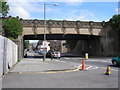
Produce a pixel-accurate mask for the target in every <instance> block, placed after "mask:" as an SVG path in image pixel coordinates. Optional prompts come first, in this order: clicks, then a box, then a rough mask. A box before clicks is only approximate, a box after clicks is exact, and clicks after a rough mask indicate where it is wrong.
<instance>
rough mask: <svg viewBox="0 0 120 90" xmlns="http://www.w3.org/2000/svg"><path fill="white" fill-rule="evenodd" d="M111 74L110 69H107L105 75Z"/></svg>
mask: <svg viewBox="0 0 120 90" xmlns="http://www.w3.org/2000/svg"><path fill="white" fill-rule="evenodd" d="M110 73H111V71H110V67H107V69H106V73H105V75H109V74H110Z"/></svg>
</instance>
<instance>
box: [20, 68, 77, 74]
mask: <svg viewBox="0 0 120 90" xmlns="http://www.w3.org/2000/svg"><path fill="white" fill-rule="evenodd" d="M75 71H79V69H78V68H76V69H73V70H68V71H48V72H19V74H42V73H64V72H75Z"/></svg>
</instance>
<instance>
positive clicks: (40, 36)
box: [23, 34, 101, 40]
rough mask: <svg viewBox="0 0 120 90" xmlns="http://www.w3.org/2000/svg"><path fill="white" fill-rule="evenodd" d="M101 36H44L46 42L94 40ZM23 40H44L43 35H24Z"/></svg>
mask: <svg viewBox="0 0 120 90" xmlns="http://www.w3.org/2000/svg"><path fill="white" fill-rule="evenodd" d="M99 37H101V36H96V35H80V34H46V39H47V40H94V39H96V38H99ZM23 38H24V40H44V34H37V35H24V37H23Z"/></svg>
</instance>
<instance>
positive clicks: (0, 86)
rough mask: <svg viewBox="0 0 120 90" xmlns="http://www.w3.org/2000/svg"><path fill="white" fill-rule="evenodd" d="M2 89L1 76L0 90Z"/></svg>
mask: <svg viewBox="0 0 120 90" xmlns="http://www.w3.org/2000/svg"><path fill="white" fill-rule="evenodd" d="M1 89H2V77H0V90H1Z"/></svg>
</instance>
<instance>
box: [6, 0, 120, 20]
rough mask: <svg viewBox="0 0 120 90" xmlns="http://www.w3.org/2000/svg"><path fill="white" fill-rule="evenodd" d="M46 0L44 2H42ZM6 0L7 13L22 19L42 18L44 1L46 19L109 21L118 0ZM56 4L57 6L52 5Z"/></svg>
mask: <svg viewBox="0 0 120 90" xmlns="http://www.w3.org/2000/svg"><path fill="white" fill-rule="evenodd" d="M44 1H46V2H44ZM104 1H105V0H103V1H100V0H91V1H86V0H66V1H65V0H56V1H55V0H49V2H48V0H37V1H35V0H14V1H13V0H8V4H9V6H10V11H9V15H11V16H14V17H16V16H19V17H20V18H23V19H39V20H43V19H44V3H46V4H49V5H46V19H47V20H49V19H52V20H69V21H77V20H80V21H95V22H102V21H109V19H110V18H112V16H113V15H115V14H118V10H120V7H119V8H118V1H117V0H108V1H107V0H106V2H104ZM53 4H57V5H58V6H54V5H53Z"/></svg>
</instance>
